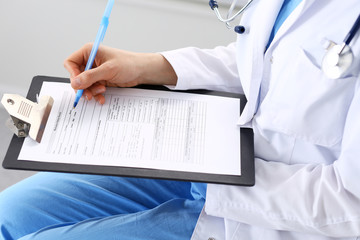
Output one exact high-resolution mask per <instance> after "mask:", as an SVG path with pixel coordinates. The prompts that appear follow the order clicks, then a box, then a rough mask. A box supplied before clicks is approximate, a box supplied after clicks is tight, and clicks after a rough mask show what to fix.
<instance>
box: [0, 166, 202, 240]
mask: <svg viewBox="0 0 360 240" xmlns="http://www.w3.org/2000/svg"><path fill="white" fill-rule="evenodd" d="M205 193H206V184H203V183H190V182H180V181H166V180H154V179H140V178H122V177H112V176H98V175H82V174H67V173H38V174H36V175H34V176H32V177H30V178H28V179H25V180H23V181H22V182H20V183H18V184H16V185H14V186H12V187H10V188H8V189H6V190H5V191H3V192H1V193H0V239H1V240H2V239H6V240H8V239H21V240H25V239H47V240H48V239H57V240H61V239H66V240H72V239H74V240H79V239H86V240H91V239H96V240H99V239H106V240H111V239H131V240H137V239H156V240H161V239H167V240H168V239H171V240H176V239H181V240H183V239H190V237H191V235H192V232H193V230H194V227H195V225H196V222H197V219H198V217H199V214H200V212H201V209H202V207H203V205H204V202H205Z"/></svg>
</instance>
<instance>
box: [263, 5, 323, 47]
mask: <svg viewBox="0 0 360 240" xmlns="http://www.w3.org/2000/svg"><path fill="white" fill-rule="evenodd" d="M315 1H321V0H302V2H301V3H300V4H299V6H298V7H297V8H295V10H294V11H293V12H292V13H291V14H290V15H289V16H288V17H287V18H286V20H285V21H284V23H283V24H282V25H281V27H280V28H279V30H278V32H277V33H276V34H275V36H274V39H273V41H272V43H271V45H270V46H269V48H271V47H272V45H276V43H277V42H278V41H279V40H280V39H281V38H282V37H283V36H284V35H285V34H286V33H287V32H288V31H289V30H290V28H291V27H292V26H294V23H295V22H296V21H297V20H298V18H299V17H300V16H301V15H302V14H303V13H304V12H305V11H306V10H307V9H308V8H309V7H310V6H311V5H312V4H313V3H314V2H315Z"/></svg>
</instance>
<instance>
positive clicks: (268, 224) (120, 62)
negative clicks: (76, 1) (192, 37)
mask: <svg viewBox="0 0 360 240" xmlns="http://www.w3.org/2000/svg"><path fill="white" fill-rule="evenodd" d="M359 13H360V2H359V1H358V0H347V1H341V0H302V1H300V0H285V1H283V0H254V1H253V3H252V4H251V5H250V7H249V8H248V9H247V11H245V13H244V15H243V17H242V18H241V23H240V25H242V26H243V27H244V28H245V32H244V33H242V34H239V35H238V37H237V42H236V43H233V44H230V45H228V46H227V47H217V48H215V49H212V50H206V49H197V48H185V49H179V50H174V51H168V52H164V53H162V54H161V55H160V54H150V53H148V54H143V53H131V52H126V51H122V50H117V49H112V48H109V47H101V48H100V49H99V52H98V55H97V60H96V65H97V68H95V69H93V70H90V71H87V72H84V73H81V69H82V66H83V64H84V62H85V63H86V56H87V54H88V53H89V51H90V49H91V45H90V44H88V45H85V46H84V47H83V48H81V49H80V50H78V51H77V52H75V53H74V54H73V55H71V56H70V57H69V59H67V60H66V61H65V67H66V68H67V69H68V70H69V72H70V75H71V82H72V86H73V87H74V88H75V89H83V88H86V91H85V92H84V94H85V96H86V97H87V98H88V99H91V98H95V100H97V101H99V102H100V103H103V102H104V97H103V96H102V94H103V93H104V92H105V91H106V88H105V86H120V87H127V86H134V85H137V84H141V83H147V84H163V85H168V86H169V87H171V88H174V89H197V88H207V89H213V90H221V91H230V92H237V93H245V95H246V97H247V99H248V103H247V105H246V107H245V109H244V112H243V114H242V115H241V116H240V118H239V123H240V124H241V125H242V126H244V127H252V128H253V130H254V137H255V157H256V159H255V166H256V184H255V186H254V187H251V188H248V187H238V186H223V185H213V184H208V185H207V186H206V185H202V184H191V186H189V185H186V184H185V183H176V182H173V183H170V182H167V183H166V184H165V183H161V182H160V181H156V180H148V181H147V180H146V184H143V182H142V180H139V181H140V183H138V184H136V180H131V179H129V180H121V184H123V185H121V187H124V186H128V188H129V189H128V190H129V193H128V198H129V199H130V198H132V199H133V200H134V202H137V204H140V203H141V202H142V201H145V200H144V199H153V198H154V197H153V193H152V191H155V192H156V194H157V195H159V196H161V195H163V196H164V197H163V198H162V199H161V200H159V201H152V202H151V204H150V205H151V206H150V207H147V208H144V209H143V212H141V211H140V209H137V210H136V211H137V215H136V218H139V219H142V218H146V214H147V213H149V215H148V218H149V219H150V220H149V221H148V224H150V225H151V221H158V222H157V223H158V224H160V223H163V224H164V225H159V226H160V227H159V229H157V234H158V235H157V236H156V235H151V236H150V235H144V236H147V239H152V238H151V237H152V236H154V238H153V239H176V237H175V236H176V235H177V236H179V237H178V238H177V239H186V237H183V236H187V235H181V234H182V232H188V234H189V236H190V235H192V239H194V240H198V239H202V240H203V239H216V240H219V239H246V240H248V239H251V240H253V239H316V240H320V239H321V240H325V239H354V240H355V239H358V238H357V236H360V184H359V180H360V177H359V176H360V124H359V123H360V74H359V72H360V62H359V60H360V39H359V34H356V36H355V37H354V39H353V40H352V41H351V44H350V47H351V49H352V51H353V54H354V61H353V63H352V65H351V67H350V68H349V70H348V71H347V72H346V74H345V75H344V76H342V77H341V78H338V79H332V78H329V77H327V76H326V75H325V74H324V72H323V71H322V70H321V65H322V58H323V56H324V55H325V53H326V48H327V47H329V46H330V45H331V42H334V43H341V42H342V41H343V40H344V38H345V36H346V35H347V33H348V32H349V30H350V29H351V27H352V26H353V23H354V22H355V20H356V19H357V17H358V15H359ZM273 25H274V27H272V26H273ZM95 178H96V177H95V176H93V177H90V176H89V177H80V176H77V175H66V174H62V175H61V177H54V175H52V174H43V175H42V176H40V177H39V176H35V177H33V178H32V179H31V178H30V179H28V180H27V182H25V183H20V184H18V185H17V186H15V187H13V188H10V189H8V190H6V191H5V192H4V193H2V194H1V195H0V229H1V231H0V238H1V237H2V238H3V239H12V236H19V235H21V236H22V235H26V234H31V233H32V232H35V231H38V232H37V233H35V234H34V235H28V236H25V237H24V238H23V239H46V236H57V238H56V237H55V238H56V239H75V236H78V238H76V239H81V236H84V235H82V233H81V231H80V230H83V234H85V230H88V231H89V232H92V233H93V232H94V229H95V230H96V231H97V233H98V231H101V230H102V229H104V228H100V227H99V226H103V225H102V223H103V222H104V221H105V220H106V219H103V218H102V216H103V215H104V212H106V210H107V208H109V206H108V205H106V206H102V205H101V204H100V203H99V202H101V201H103V200H104V199H105V197H107V198H108V199H111V198H116V197H117V195H116V194H109V190H108V189H109V188H111V189H112V190H113V189H115V188H116V187H115V184H120V183H119V182H120V180H116V179H115V178H112V177H102V180H101V181H103V182H106V186H105V184H104V185H101V181H94V180H93V179H95ZM39 179H40V180H39ZM53 179H56V181H53ZM95 182H96V183H95ZM34 183H35V185H36V184H37V185H36V186H34ZM89 183H91V184H89ZM62 185H64V186H67V187H66V188H65V187H64V188H62V187H61V186H62ZM165 185H166V186H167V187H165ZM171 186H173V187H171ZM174 186H175V187H174ZM25 187H27V189H26V190H25V191H26V193H27V195H29V196H26V197H25V198H24V199H21V198H20V197H19V196H21V194H23V192H21V191H23V190H24V189H25ZM52 187H53V188H54V189H55V190H53V192H55V191H56V193H57V195H56V196H55V199H58V200H59V199H66V200H67V202H69V204H70V206H72V204H73V201H75V200H79V199H78V195H79V192H81V193H83V194H84V195H86V194H87V193H88V192H90V193H92V195H91V196H92V199H98V200H99V201H96V203H97V204H93V205H92V208H89V209H90V210H91V211H93V212H94V216H95V215H96V216H97V217H96V218H95V217H94V218H92V219H88V220H86V219H85V220H83V221H78V222H74V220H73V219H72V217H71V215H74V214H77V215H82V214H85V215H86V214H89V213H88V212H86V213H85V211H82V210H81V208H78V209H74V208H71V207H69V204H65V203H64V204H63V205H61V201H56V200H55V201H54V198H52V201H54V202H47V204H45V205H41V206H39V205H40V204H39V205H36V203H35V202H36V201H35V200H34V198H35V196H36V197H37V198H36V199H37V200H38V201H40V202H41V201H45V200H44V198H46V195H45V193H47V194H50V193H51V192H52V191H50V190H51V188H52ZM206 187H207V189H206ZM73 188H74V189H75V190H73V191H69V189H73ZM90 188H91V191H90V190H89V189H90ZM94 188H96V191H93V189H94ZM49 189H50V190H49ZM58 189H62V191H63V192H61V191H58ZM134 189H135V190H134ZM205 189H206V201H205V204H204V207H203V199H204V198H205ZM112 190H111V191H112ZM42 191H43V192H42ZM125 192H126V191H125ZM171 192H172V193H171ZM94 193H96V194H94ZM110 193H112V192H110ZM169 193H170V194H169ZM42 194H44V195H42ZM88 195H89V194H88ZM165 195H166V196H165ZM74 196H76V197H74ZM176 198H177V199H186V201H182V202H180V204H176V203H174V202H172V201H171V199H176ZM14 199H16V201H18V204H17V205H14V208H13V209H10V210H8V212H7V210H6V209H4V208H5V206H8V205H9V204H10V202H11V201H14ZM69 199H71V200H72V201H68V200H69ZM74 199H75V200H74ZM80 200H82V201H83V203H84V205H85V203H87V202H88V201H90V200H89V199H88V198H87V197H85V196H84V197H83V199H80ZM80 200H79V201H80ZM114 202H115V200H114ZM169 203H172V204H170V205H169ZM24 204H25V205H26V206H28V208H34V206H35V205H36V208H35V209H36V210H38V211H39V212H41V214H40V213H38V215H41V216H38V215H37V216H36V219H39V220H37V221H40V222H41V224H40V223H34V221H31V215H29V214H31V211H30V210H28V209H25V208H21V207H16V206H22V205H24ZM76 206H78V205H76ZM164 206H165V207H164ZM116 207H118V208H121V206H116ZM53 209H56V210H57V211H62V212H64V213H66V214H67V215H69V216H70V217H69V219H68V221H66V220H62V221H63V223H61V222H58V224H57V225H55V226H50V223H53V222H55V221H54V218H57V217H58V215H57V214H54V211H55V210H53ZM146 209H150V211H148V210H146ZM154 209H157V211H155V213H153V214H151V211H152V210H154ZM90 210H89V211H90ZM21 211H24V212H23V213H22V212H21ZM174 211H175V213H177V218H171V216H173V215H172V214H173V213H174ZM200 211H201V212H200ZM184 212H186V214H185V213H184ZM25 213H26V214H25ZM50 213H51V214H50ZM199 214H200V215H199ZM14 215H16V216H14ZM34 215H35V214H34ZM185 215H186V217H184V218H181V217H183V216H185ZM158 216H161V219H160V220H161V221H160V220H158ZM24 218H25V220H24ZM114 218H116V216H114ZM20 219H22V220H21V222H22V223H26V224H28V225H24V224H22V225H21V226H17V225H16V222H17V221H20ZM166 219H167V220H168V219H172V220H174V219H180V220H178V221H177V222H176V224H174V225H176V226H179V228H176V226H175V227H174V226H173V227H174V228H169V225H166V224H165V222H168V221H167V220H166ZM107 220H109V219H108V218H107ZM52 221H53V222H52ZM72 221H73V222H72ZM174 221H175V220H174ZM110 222H111V221H110ZM136 223H137V222H136V221H135V220H134V218H131V217H129V218H126V217H125V219H124V218H122V220H121V222H120V223H119V221H118V222H117V224H118V225H119V226H117V227H118V229H119V228H121V226H120V225H121V224H128V225H127V227H130V228H131V229H132V228H133V227H135V224H136ZM170 223H171V221H170ZM89 224H90V225H89ZM112 224H114V222H112ZM34 225H36V226H37V227H34ZM40 226H42V227H40ZM44 226H45V228H44ZM46 226H47V227H46ZM83 226H87V228H86V227H85V228H81V227H83ZM106 226H107V227H108V225H106ZM114 226H115V225H114ZM136 226H137V227H136V228H137V229H138V230H139V231H140V232H141V231H145V234H146V231H148V229H147V227H146V226H147V225H146V224H145V225H142V226H138V225H136ZM20 228H26V230H24V229H20ZM37 228H38V229H37ZM41 228H42V230H40V229H41ZM84 229H85V230H84ZM116 229H117V228H115V227H114V231H115V232H116ZM144 229H145V230H144ZM174 229H177V230H179V232H178V233H175V230H174ZM76 230H78V232H76ZM172 231H173V233H174V236H172V237H174V238H171V235H169V234H170V233H169V232H172ZM20 232H21V234H20ZM74 232H75V233H74ZM16 234H18V235H16ZM46 234H50V235H46ZM51 234H53V235H51ZM66 234H69V235H66ZM71 234H73V235H71ZM76 234H78V235H76ZM93 234H95V233H93ZM103 234H104V233H103ZM152 234H155V233H152ZM85 235H86V234H85ZM66 236H71V237H73V238H66ZM79 236H80V237H79ZM93 236H95V235H93ZM97 236H99V235H97ZM117 236H119V237H117ZM122 236H123V235H121V233H120V235H115V236H114V235H113V239H124V238H125V237H124V238H122ZM124 236H128V235H124ZM31 237H34V238H31ZM88 237H89V236H88ZM169 237H170V238H169ZM55 238H54V239H55ZM86 239H91V238H86ZM97 239H99V238H97ZM107 239H109V238H107ZM129 239H131V238H129ZM133 239H135V237H134V238H133ZM139 239H140V238H139Z"/></svg>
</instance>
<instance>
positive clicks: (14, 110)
mask: <svg viewBox="0 0 360 240" xmlns="http://www.w3.org/2000/svg"><path fill="white" fill-rule="evenodd" d="M1 103H2V105H4V107H5V109H6V111H8V113H9V115H10V118H9V119H8V120H7V122H6V125H7V127H8V128H9V129H10V130H11V131H12V132H14V134H15V135H16V136H18V137H27V136H29V137H30V138H32V139H34V140H35V141H37V142H39V143H40V141H41V138H42V136H43V133H44V129H45V126H46V122H47V120H48V118H49V115H50V111H51V108H52V106H53V103H54V99H53V98H52V97H50V96H43V97H41V98H40V100H38V103H35V102H32V101H30V100H29V99H26V98H24V97H22V96H20V95H17V94H4V95H3V98H2V99H1Z"/></svg>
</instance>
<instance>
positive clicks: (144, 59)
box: [64, 43, 177, 104]
mask: <svg viewBox="0 0 360 240" xmlns="http://www.w3.org/2000/svg"><path fill="white" fill-rule="evenodd" d="M91 48H92V43H88V44H86V45H84V46H83V47H82V48H80V49H79V50H77V51H76V52H74V53H73V54H71V55H70V56H69V57H68V58H67V59H66V60H65V62H64V66H65V68H66V69H67V70H68V71H69V73H70V80H71V86H72V87H73V88H74V89H75V90H78V89H84V93H83V95H84V96H85V97H86V98H87V99H88V100H91V99H92V98H95V100H96V101H98V102H99V103H101V104H104V103H105V97H104V96H103V94H104V93H105V91H106V87H133V86H136V85H139V84H155V85H165V84H167V85H176V81H177V76H176V73H175V71H174V70H173V68H172V67H171V65H170V63H169V62H168V61H167V60H166V59H165V58H164V57H163V56H162V55H161V54H157V53H134V52H128V51H123V50H120V49H115V48H110V47H106V46H102V45H100V47H99V49H98V51H97V54H96V57H95V61H94V64H93V67H92V69H90V70H88V71H86V72H84V69H85V66H86V63H87V60H88V57H89V55H90V52H91Z"/></svg>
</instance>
